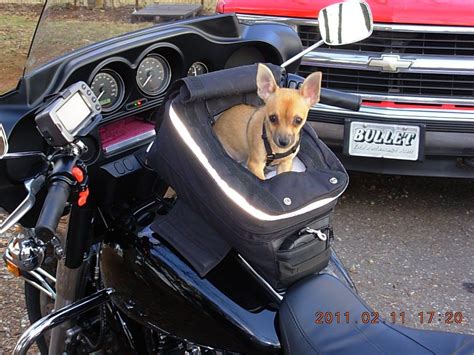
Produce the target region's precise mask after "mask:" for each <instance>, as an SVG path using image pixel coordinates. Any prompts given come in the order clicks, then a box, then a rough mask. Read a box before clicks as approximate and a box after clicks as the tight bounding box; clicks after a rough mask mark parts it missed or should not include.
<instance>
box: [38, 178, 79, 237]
mask: <svg viewBox="0 0 474 355" xmlns="http://www.w3.org/2000/svg"><path fill="white" fill-rule="evenodd" d="M70 191H71V187H70V185H69V183H67V182H66V181H63V180H56V181H53V182H52V183H51V185H50V186H49V189H48V195H47V196H46V199H45V200H44V204H43V208H42V209H41V213H40V215H39V218H38V222H37V223H36V227H35V233H36V236H37V237H38V238H40V239H41V240H43V241H46V240H49V239H51V238H52V237H54V235H55V234H56V228H57V227H58V223H59V219H60V218H61V216H62V214H63V211H64V208H65V207H66V203H67V200H68V199H69V193H70Z"/></svg>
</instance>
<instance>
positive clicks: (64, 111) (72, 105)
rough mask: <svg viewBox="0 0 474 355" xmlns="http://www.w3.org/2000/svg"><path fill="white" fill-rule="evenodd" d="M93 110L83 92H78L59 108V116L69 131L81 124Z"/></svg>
mask: <svg viewBox="0 0 474 355" xmlns="http://www.w3.org/2000/svg"><path fill="white" fill-rule="evenodd" d="M91 112H92V111H91V109H90V108H89V106H87V104H86V102H85V101H84V99H83V98H82V96H81V94H80V93H79V92H76V93H75V94H74V95H73V96H72V97H71V98H70V99H69V100H67V101H66V102H65V103H64V104H63V105H62V106H61V108H59V109H58V111H57V116H58V118H59V120H60V121H61V123H62V124H63V126H64V127H65V128H66V129H67V130H68V131H69V132H72V131H74V130H75V129H76V128H77V127H79V126H80V125H81V123H82V122H83V121H84V120H85V119H86V118H87V117H88V116H89V115H90V114H91Z"/></svg>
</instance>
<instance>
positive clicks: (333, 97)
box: [286, 74, 362, 111]
mask: <svg viewBox="0 0 474 355" xmlns="http://www.w3.org/2000/svg"><path fill="white" fill-rule="evenodd" d="M286 81H287V86H288V87H290V88H299V87H300V86H301V85H302V84H303V82H304V78H303V77H301V76H299V75H296V74H288V77H287V79H286ZM319 102H320V103H322V104H325V105H329V106H336V107H340V108H345V109H348V110H352V111H359V110H360V106H361V103H362V98H361V97H360V96H358V95H354V94H350V93H347V92H341V91H336V90H331V89H324V88H322V89H321V95H320V97H319Z"/></svg>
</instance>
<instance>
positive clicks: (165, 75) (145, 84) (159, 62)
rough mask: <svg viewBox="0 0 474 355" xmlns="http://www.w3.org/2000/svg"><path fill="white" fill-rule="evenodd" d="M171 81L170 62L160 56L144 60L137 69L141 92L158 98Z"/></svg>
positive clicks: (152, 56) (154, 55)
mask: <svg viewBox="0 0 474 355" xmlns="http://www.w3.org/2000/svg"><path fill="white" fill-rule="evenodd" d="M170 81H171V68H170V65H169V63H168V61H167V60H166V59H165V58H164V57H162V56H161V55H159V54H152V55H149V56H148V57H146V58H145V59H143V60H142V61H141V63H140V65H139V66H138V69H137V84H138V87H139V88H140V90H142V91H143V92H144V93H145V94H147V95H150V96H156V95H158V94H161V93H162V92H163V91H165V90H166V88H167V87H168V85H169V83H170Z"/></svg>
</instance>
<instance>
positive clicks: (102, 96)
mask: <svg viewBox="0 0 474 355" xmlns="http://www.w3.org/2000/svg"><path fill="white" fill-rule="evenodd" d="M91 89H92V91H93V92H94V94H95V96H96V97H97V100H98V101H99V104H100V105H101V106H102V111H104V112H110V111H113V110H115V109H116V108H117V107H118V106H119V105H120V103H121V102H122V99H123V96H124V84H123V80H122V78H121V77H120V75H118V74H117V73H116V72H114V71H113V70H109V69H106V70H102V71H100V72H99V73H98V74H97V75H96V76H94V79H92V82H91Z"/></svg>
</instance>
